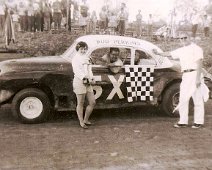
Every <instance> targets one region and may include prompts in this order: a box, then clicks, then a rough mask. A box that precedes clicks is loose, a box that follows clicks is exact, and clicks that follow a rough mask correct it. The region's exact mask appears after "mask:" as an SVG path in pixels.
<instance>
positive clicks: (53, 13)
mask: <svg viewBox="0 0 212 170" xmlns="http://www.w3.org/2000/svg"><path fill="white" fill-rule="evenodd" d="M66 4H67V1H66V0H61V1H59V0H56V1H54V2H53V3H52V4H51V3H48V1H46V0H44V1H39V2H35V1H33V0H29V1H20V2H19V3H14V2H13V1H5V2H4V3H3V2H2V1H0V30H3V29H4V22H5V20H6V16H7V14H8V13H10V15H11V17H12V21H13V24H14V29H15V31H30V32H37V31H45V30H46V31H48V30H51V29H60V28H61V24H62V18H64V17H66Z"/></svg>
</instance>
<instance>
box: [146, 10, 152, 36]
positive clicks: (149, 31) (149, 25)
mask: <svg viewBox="0 0 212 170" xmlns="http://www.w3.org/2000/svg"><path fill="white" fill-rule="evenodd" d="M152 26H153V20H152V14H149V18H148V21H147V31H148V37H149V38H150V39H152Z"/></svg>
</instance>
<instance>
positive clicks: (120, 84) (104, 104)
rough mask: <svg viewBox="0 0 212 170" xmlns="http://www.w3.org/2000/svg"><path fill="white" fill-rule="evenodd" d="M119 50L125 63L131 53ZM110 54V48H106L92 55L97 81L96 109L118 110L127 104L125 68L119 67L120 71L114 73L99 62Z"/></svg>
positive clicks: (95, 88) (122, 49)
mask: <svg viewBox="0 0 212 170" xmlns="http://www.w3.org/2000/svg"><path fill="white" fill-rule="evenodd" d="M119 49H120V56H119V57H120V58H121V59H122V61H123V62H124V61H125V59H126V58H127V57H126V55H128V52H129V51H127V50H126V49H124V48H119ZM108 52H109V48H104V49H96V50H94V51H93V52H92V54H91V59H92V61H93V63H94V65H93V66H92V71H93V74H94V77H95V80H96V84H95V86H93V88H94V93H95V98H96V101H97V106H96V108H98V107H99V108H117V107H119V106H122V105H123V104H125V103H126V102H127V99H126V96H127V92H126V85H125V71H124V67H119V68H118V71H116V72H114V71H113V70H112V69H110V68H108V67H107V66H104V65H103V64H102V63H101V62H99V61H98V60H99V59H100V58H101V57H102V56H103V55H104V54H106V53H108Z"/></svg>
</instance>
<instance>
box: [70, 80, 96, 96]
mask: <svg viewBox="0 0 212 170" xmlns="http://www.w3.org/2000/svg"><path fill="white" fill-rule="evenodd" d="M73 91H74V93H76V94H86V93H87V92H93V88H92V86H91V85H89V84H88V85H85V84H83V81H82V80H80V79H79V78H77V77H74V80H73Z"/></svg>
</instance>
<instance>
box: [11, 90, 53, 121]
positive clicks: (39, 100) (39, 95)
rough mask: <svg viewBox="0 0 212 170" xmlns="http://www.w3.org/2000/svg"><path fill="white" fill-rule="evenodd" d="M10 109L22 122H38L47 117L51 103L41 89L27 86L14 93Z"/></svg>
mask: <svg viewBox="0 0 212 170" xmlns="http://www.w3.org/2000/svg"><path fill="white" fill-rule="evenodd" d="M12 110H13V113H14V114H15V115H16V117H18V118H19V120H20V121H21V122H23V123H40V122H44V121H45V120H46V119H47V118H48V115H49V114H50V112H51V104H50V101H49V99H48V97H47V96H46V94H45V93H44V92H43V91H41V90H39V89H36V88H28V89H24V90H21V91H20V92H18V93H17V94H16V95H15V97H14V98H13V101H12Z"/></svg>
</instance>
